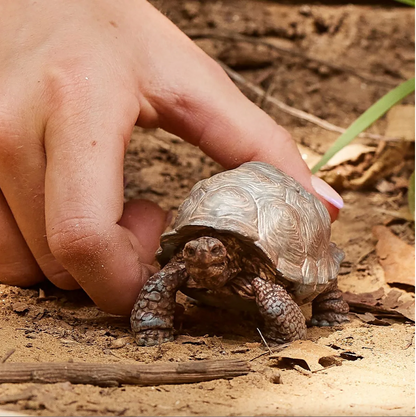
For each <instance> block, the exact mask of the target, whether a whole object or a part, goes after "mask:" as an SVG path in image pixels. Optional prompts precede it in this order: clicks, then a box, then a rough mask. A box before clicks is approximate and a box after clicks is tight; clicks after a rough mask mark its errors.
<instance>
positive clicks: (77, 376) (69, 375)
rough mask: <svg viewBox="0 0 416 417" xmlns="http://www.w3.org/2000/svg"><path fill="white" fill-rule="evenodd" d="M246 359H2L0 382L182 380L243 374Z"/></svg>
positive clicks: (105, 383) (150, 382) (152, 382)
mask: <svg viewBox="0 0 416 417" xmlns="http://www.w3.org/2000/svg"><path fill="white" fill-rule="evenodd" d="M249 370H250V368H249V366H248V364H247V362H245V361H242V360H236V359H229V360H206V361H198V362H194V361H189V362H179V363H154V364H152V365H147V364H98V363H75V362H74V363H70V362H67V363H57V362H50V363H5V364H1V365H0V384H1V383H24V382H35V383H43V384H51V383H57V382H71V383H72V384H91V385H98V386H105V387H108V386H119V385H121V384H134V385H160V384H185V383H192V382H202V381H211V380H213V379H220V378H233V377H236V376H240V375H245V374H247V373H248V372H249Z"/></svg>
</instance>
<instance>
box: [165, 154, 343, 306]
mask: <svg viewBox="0 0 416 417" xmlns="http://www.w3.org/2000/svg"><path fill="white" fill-rule="evenodd" d="M207 228H209V229H210V230H211V232H213V233H215V232H216V231H218V232H227V233H232V234H233V235H236V236H237V237H238V236H240V237H241V238H244V240H245V242H246V243H247V242H249V243H251V244H252V245H255V247H257V248H258V249H260V250H261V251H262V252H263V253H264V254H265V255H266V257H267V259H268V260H269V261H270V263H271V265H272V266H273V268H275V270H276V271H277V272H279V274H280V275H281V279H284V280H287V281H288V282H290V283H291V288H292V289H291V291H292V293H293V295H294V297H295V298H296V299H297V301H301V302H302V301H307V300H309V299H312V298H313V297H314V296H316V295H317V294H318V293H319V292H321V291H322V290H323V289H324V288H325V287H326V286H327V285H328V283H329V282H331V281H332V280H334V279H335V278H336V277H337V274H338V271H339V265H340V263H341V261H342V259H343V256H344V255H343V252H342V250H340V249H339V248H338V247H337V246H336V245H335V244H334V243H331V242H330V234H331V222H330V217H329V214H328V211H327V210H326V208H325V207H324V205H323V204H322V203H321V202H320V201H319V200H318V199H317V198H316V197H315V196H313V195H312V194H310V193H309V192H307V191H306V190H305V189H304V188H303V187H302V186H301V185H300V184H299V183H298V182H297V181H295V180H294V179H293V178H292V177H290V176H288V175H286V174H284V173H283V172H282V171H280V170H278V169H276V168H274V167H272V166H271V165H268V164H266V163H261V162H249V163H245V164H243V165H241V166H240V167H238V168H236V169H234V170H229V171H224V172H221V173H219V174H216V175H214V176H212V177H210V178H208V179H206V180H202V181H200V182H199V183H197V184H196V185H195V186H194V187H193V189H192V190H191V193H190V195H189V197H188V198H187V199H186V200H185V201H184V203H183V204H182V205H181V207H180V208H179V210H178V216H177V219H176V222H175V224H174V230H173V231H172V232H169V233H166V234H164V235H163V236H162V239H161V248H160V250H159V253H158V258H159V260H162V263H166V262H167V261H168V259H169V257H170V256H172V254H173V253H174V251H175V249H176V248H178V247H180V246H181V245H183V244H184V243H185V242H186V241H187V240H189V239H192V238H193V237H192V236H193V235H196V234H197V233H201V231H203V230H206V229H207Z"/></svg>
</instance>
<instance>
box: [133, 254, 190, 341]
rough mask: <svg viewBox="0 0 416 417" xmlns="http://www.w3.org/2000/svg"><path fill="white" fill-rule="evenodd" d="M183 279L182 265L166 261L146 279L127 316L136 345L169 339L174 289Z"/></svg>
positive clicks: (173, 310)
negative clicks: (166, 262)
mask: <svg viewBox="0 0 416 417" xmlns="http://www.w3.org/2000/svg"><path fill="white" fill-rule="evenodd" d="M186 278H187V276H186V270H185V266H184V265H183V264H182V263H178V262H170V263H168V264H167V265H166V266H165V267H164V268H163V269H162V270H160V271H159V272H157V273H156V274H154V275H153V276H152V277H151V278H150V279H149V280H148V281H147V282H146V284H145V285H144V287H143V288H142V290H141V292H140V294H139V297H138V298H137V301H136V303H135V305H134V307H133V311H132V312H131V317H130V323H131V328H132V330H133V334H134V336H135V338H136V342H137V344H138V345H140V346H153V345H158V344H160V343H165V342H171V341H172V340H173V319H174V314H175V297H176V292H177V291H178V289H179V288H180V287H181V286H182V284H183V283H184V282H185V280H186Z"/></svg>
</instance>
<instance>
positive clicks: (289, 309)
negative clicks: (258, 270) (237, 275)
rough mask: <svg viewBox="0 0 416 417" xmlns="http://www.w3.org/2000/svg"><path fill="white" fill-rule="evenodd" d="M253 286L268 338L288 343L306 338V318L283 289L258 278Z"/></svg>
mask: <svg viewBox="0 0 416 417" xmlns="http://www.w3.org/2000/svg"><path fill="white" fill-rule="evenodd" d="M252 286H253V289H254V293H255V295H256V303H257V307H258V309H259V311H260V314H261V315H262V317H263V319H264V321H265V336H266V337H267V338H269V339H272V340H274V341H276V342H278V343H286V342H291V341H293V340H297V339H304V338H305V337H306V323H305V317H304V315H303V314H302V311H301V309H300V308H299V306H298V305H297V304H296V303H295V302H294V301H293V300H292V298H291V297H290V296H289V294H288V293H287V292H286V290H285V289H284V288H283V287H281V286H280V285H277V284H273V283H271V282H268V281H264V280H263V279H261V278H258V277H257V278H254V280H253V281H252Z"/></svg>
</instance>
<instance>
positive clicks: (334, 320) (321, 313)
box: [311, 280, 349, 326]
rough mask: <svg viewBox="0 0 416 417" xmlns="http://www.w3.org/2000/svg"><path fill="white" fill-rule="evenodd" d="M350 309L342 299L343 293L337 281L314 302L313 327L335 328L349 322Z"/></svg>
mask: <svg viewBox="0 0 416 417" xmlns="http://www.w3.org/2000/svg"><path fill="white" fill-rule="evenodd" d="M348 312H349V307H348V304H347V303H346V302H345V301H344V300H343V299H342V292H341V291H340V290H339V289H338V282H337V280H335V281H334V282H333V283H332V284H331V285H330V286H329V287H328V288H326V289H325V291H324V292H322V293H321V294H319V295H318V296H317V297H316V298H315V299H314V300H313V301H312V319H311V324H312V325H313V326H335V325H338V324H341V323H345V322H347V321H349V319H348Z"/></svg>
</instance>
